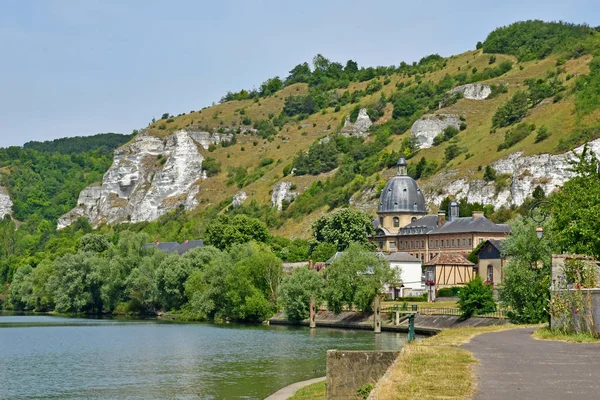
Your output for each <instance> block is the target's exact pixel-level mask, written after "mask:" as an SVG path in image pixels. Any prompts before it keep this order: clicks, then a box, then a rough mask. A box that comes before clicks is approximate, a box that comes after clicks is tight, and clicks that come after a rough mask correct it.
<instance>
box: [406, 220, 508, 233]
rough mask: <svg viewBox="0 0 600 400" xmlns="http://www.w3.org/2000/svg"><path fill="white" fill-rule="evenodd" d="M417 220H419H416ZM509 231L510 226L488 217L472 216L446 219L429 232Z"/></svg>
mask: <svg viewBox="0 0 600 400" xmlns="http://www.w3.org/2000/svg"><path fill="white" fill-rule="evenodd" d="M415 222H418V220H417V221H415ZM471 232H481V233H509V232H510V227H509V226H508V225H505V224H495V223H493V222H492V221H490V220H489V219H487V218H486V217H483V216H481V217H479V218H477V219H473V218H472V217H461V218H456V219H454V220H453V221H446V223H445V224H444V225H442V226H440V227H439V228H435V229H433V230H432V231H431V232H429V234H430V235H438V234H444V233H471Z"/></svg>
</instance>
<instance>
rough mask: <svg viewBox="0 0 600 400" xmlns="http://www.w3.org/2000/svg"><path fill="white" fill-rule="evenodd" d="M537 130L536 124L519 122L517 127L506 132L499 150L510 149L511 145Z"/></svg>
mask: <svg viewBox="0 0 600 400" xmlns="http://www.w3.org/2000/svg"><path fill="white" fill-rule="evenodd" d="M534 130H535V125H533V124H525V123H522V124H519V125H517V127H516V128H514V129H511V130H509V131H507V132H506V134H505V135H504V142H503V143H500V145H498V151H502V150H504V149H508V148H509V147H512V146H514V145H515V144H517V143H519V142H520V141H522V140H523V139H525V138H526V137H527V136H529V134H530V133H531V132H533V131H534Z"/></svg>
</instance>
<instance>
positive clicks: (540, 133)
mask: <svg viewBox="0 0 600 400" xmlns="http://www.w3.org/2000/svg"><path fill="white" fill-rule="evenodd" d="M549 137H550V132H549V131H548V128H546V125H542V126H540V127H539V128H538V129H537V135H535V142H536V143H539V142H541V141H543V140H546V139H548V138H549Z"/></svg>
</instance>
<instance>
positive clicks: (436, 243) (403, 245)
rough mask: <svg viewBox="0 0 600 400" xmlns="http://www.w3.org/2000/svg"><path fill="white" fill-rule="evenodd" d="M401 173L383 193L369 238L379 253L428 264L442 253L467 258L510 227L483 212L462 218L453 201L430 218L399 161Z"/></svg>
mask: <svg viewBox="0 0 600 400" xmlns="http://www.w3.org/2000/svg"><path fill="white" fill-rule="evenodd" d="M397 165H398V172H397V174H396V176H394V177H392V178H391V179H390V180H389V181H388V182H387V184H386V185H385V187H384V188H383V191H382V192H381V197H380V199H379V205H378V208H377V216H378V218H377V219H376V220H375V221H374V223H373V224H374V228H375V235H374V236H372V237H371V238H370V239H371V241H373V242H375V243H376V245H377V248H378V250H379V251H382V252H387V253H391V252H396V251H402V252H407V253H409V254H411V255H412V256H414V257H416V258H418V259H420V260H422V261H424V262H428V261H430V260H432V259H433V258H435V257H436V256H437V255H439V254H444V253H452V254H460V255H462V256H464V257H466V256H468V255H469V254H470V253H471V251H473V250H474V249H475V248H476V247H477V245H478V244H479V243H482V242H484V241H486V240H488V239H498V240H501V239H503V238H504V237H505V235H506V234H507V233H509V232H510V227H509V226H508V225H504V224H495V223H493V222H492V221H490V220H488V219H487V218H485V216H484V215H483V211H474V212H473V214H472V215H471V216H470V217H459V205H458V202H456V201H452V202H450V205H449V207H448V218H447V219H446V213H445V212H444V211H440V212H438V213H437V215H427V214H428V210H427V207H426V204H425V198H424V196H423V193H422V191H421V189H420V188H419V185H418V184H417V182H415V180H414V179H412V178H411V177H410V176H408V175H407V164H406V160H405V159H404V158H403V157H401V158H400V159H399V160H398V164H397Z"/></svg>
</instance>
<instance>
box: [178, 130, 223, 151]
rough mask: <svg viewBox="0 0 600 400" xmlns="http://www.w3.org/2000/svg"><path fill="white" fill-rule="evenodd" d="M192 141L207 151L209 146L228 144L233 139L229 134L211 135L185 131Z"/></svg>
mask: <svg viewBox="0 0 600 400" xmlns="http://www.w3.org/2000/svg"><path fill="white" fill-rule="evenodd" d="M187 132H188V134H189V135H190V137H191V138H192V139H194V140H195V141H196V142H198V144H200V146H202V147H204V149H205V150H208V147H209V146H210V145H211V144H220V143H221V142H229V141H231V139H232V138H233V134H231V133H211V132H203V131H191V130H189V131H187Z"/></svg>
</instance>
